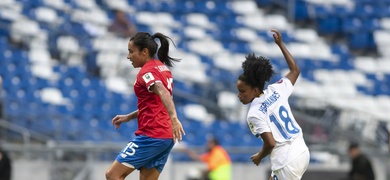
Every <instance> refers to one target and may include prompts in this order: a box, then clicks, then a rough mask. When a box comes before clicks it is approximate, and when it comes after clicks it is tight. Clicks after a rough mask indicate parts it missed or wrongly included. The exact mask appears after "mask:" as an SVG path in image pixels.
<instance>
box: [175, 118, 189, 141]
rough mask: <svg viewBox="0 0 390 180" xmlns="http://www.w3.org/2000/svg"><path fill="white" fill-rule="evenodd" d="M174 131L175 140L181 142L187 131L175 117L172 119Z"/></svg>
mask: <svg viewBox="0 0 390 180" xmlns="http://www.w3.org/2000/svg"><path fill="white" fill-rule="evenodd" d="M172 133H173V142H175V143H176V142H180V141H181V140H182V137H183V135H185V134H186V133H185V132H184V129H183V126H182V125H181V122H180V121H179V119H177V118H174V119H173V120H172Z"/></svg>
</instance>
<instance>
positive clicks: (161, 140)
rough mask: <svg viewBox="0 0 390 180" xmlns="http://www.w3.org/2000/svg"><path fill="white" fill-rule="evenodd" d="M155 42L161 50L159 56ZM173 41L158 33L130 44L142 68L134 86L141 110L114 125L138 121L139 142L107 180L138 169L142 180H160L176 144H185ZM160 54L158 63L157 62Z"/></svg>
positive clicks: (135, 38)
mask: <svg viewBox="0 0 390 180" xmlns="http://www.w3.org/2000/svg"><path fill="white" fill-rule="evenodd" d="M155 38H158V39H159V40H160V43H161V46H160V48H159V50H158V52H157V46H158V45H157V43H156V42H155V41H154V39H155ZM168 39H170V38H169V37H167V36H165V35H163V34H161V33H155V34H154V35H150V34H149V33H146V32H139V33H137V34H135V35H134V36H133V37H131V39H130V41H129V43H128V50H129V54H128V56H127V59H129V60H130V61H131V63H132V65H133V67H134V68H141V70H140V71H139V72H138V74H137V78H136V82H135V84H134V92H135V95H136V96H137V98H138V104H137V106H138V110H136V111H134V112H132V113H129V114H126V115H117V116H115V117H114V118H113V119H112V124H113V125H115V128H118V127H119V126H120V125H121V123H123V122H128V121H130V120H132V119H135V118H137V119H138V129H137V131H136V132H135V135H136V138H134V139H133V140H132V141H130V142H129V143H128V144H127V145H126V146H125V147H124V148H123V149H122V151H121V152H120V153H119V155H118V156H117V158H116V160H115V161H114V162H113V164H112V165H111V167H109V169H108V170H107V172H106V179H107V180H119V179H121V180H123V179H124V178H125V177H126V176H127V175H129V174H130V173H131V172H133V171H134V170H135V169H138V170H140V179H141V180H156V179H158V177H159V175H160V173H161V171H162V170H163V168H164V165H165V163H166V162H167V159H168V155H169V153H170V151H171V149H172V147H173V145H174V143H175V142H177V141H179V142H180V141H181V140H182V135H184V130H183V127H182V124H181V122H180V121H179V119H178V118H177V115H176V110H175V105H174V103H173V100H172V88H173V83H172V82H173V79H172V74H171V71H170V70H169V69H168V67H167V66H172V65H173V62H174V61H179V60H177V59H174V58H172V57H170V56H169V55H168V51H169V41H168ZM156 52H157V56H158V59H155V58H154V55H155V54H156Z"/></svg>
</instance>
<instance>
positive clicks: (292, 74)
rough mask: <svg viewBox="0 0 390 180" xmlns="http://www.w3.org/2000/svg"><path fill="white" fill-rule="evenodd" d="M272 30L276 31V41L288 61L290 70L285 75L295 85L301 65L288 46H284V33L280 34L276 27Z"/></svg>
mask: <svg viewBox="0 0 390 180" xmlns="http://www.w3.org/2000/svg"><path fill="white" fill-rule="evenodd" d="M271 31H272V32H274V33H275V34H273V37H274V40H275V43H276V44H277V45H278V46H279V48H280V50H281V51H282V53H283V56H284V59H285V60H286V62H287V65H288V68H289V69H290V71H289V72H288V73H287V74H286V75H285V77H286V78H288V79H289V80H290V81H291V83H292V84H293V85H294V84H295V82H296V81H297V79H298V76H299V74H300V70H299V67H298V65H297V63H296V62H295V60H294V58H293V56H292V55H291V54H290V52H289V51H288V50H287V48H286V46H284V44H283V41H282V35H281V34H280V32H279V31H277V30H276V29H272V30H271Z"/></svg>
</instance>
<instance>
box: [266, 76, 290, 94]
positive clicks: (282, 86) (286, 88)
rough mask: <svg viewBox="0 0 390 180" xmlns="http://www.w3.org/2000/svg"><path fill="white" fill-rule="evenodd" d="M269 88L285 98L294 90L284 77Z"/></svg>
mask: <svg viewBox="0 0 390 180" xmlns="http://www.w3.org/2000/svg"><path fill="white" fill-rule="evenodd" d="M269 87H271V88H272V89H273V90H274V91H278V92H279V93H282V94H284V95H287V96H290V95H291V93H292V92H293V90H294V86H293V85H292V83H291V81H290V80H289V79H288V78H286V77H283V78H281V79H279V81H277V82H275V83H274V84H271V85H270V86H269Z"/></svg>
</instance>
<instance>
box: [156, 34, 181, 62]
mask: <svg viewBox="0 0 390 180" xmlns="http://www.w3.org/2000/svg"><path fill="white" fill-rule="evenodd" d="M152 38H153V39H154V38H158V39H159V40H160V43H161V46H160V49H159V50H158V52H157V57H158V59H159V60H160V61H161V62H163V63H164V64H165V65H167V66H170V67H171V66H173V61H176V62H179V61H180V60H179V59H175V58H172V57H170V56H169V55H168V52H169V41H168V39H169V40H171V41H172V39H171V38H169V37H168V36H165V35H164V34H161V33H155V34H153V36H152ZM172 42H173V41H172Z"/></svg>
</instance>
